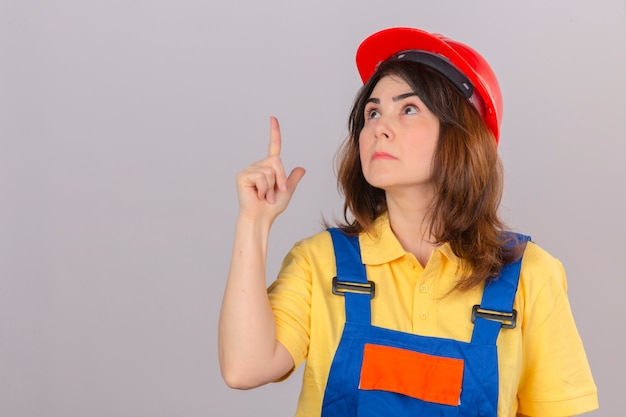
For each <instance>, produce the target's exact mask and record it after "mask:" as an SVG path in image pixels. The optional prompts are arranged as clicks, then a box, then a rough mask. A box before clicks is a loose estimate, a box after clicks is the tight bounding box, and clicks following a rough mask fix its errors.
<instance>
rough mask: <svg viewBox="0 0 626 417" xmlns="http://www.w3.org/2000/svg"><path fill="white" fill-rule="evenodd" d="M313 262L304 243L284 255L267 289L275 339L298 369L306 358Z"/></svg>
mask: <svg viewBox="0 0 626 417" xmlns="http://www.w3.org/2000/svg"><path fill="white" fill-rule="evenodd" d="M311 275H312V270H311V263H310V260H309V259H308V257H307V255H306V253H305V251H304V250H303V248H302V244H301V242H298V243H296V244H295V245H294V247H293V248H292V249H291V251H290V252H289V253H288V254H287V256H285V259H284V260H283V263H282V265H281V268H280V272H279V274H278V278H277V279H276V281H274V282H273V283H272V284H271V285H270V286H269V288H268V296H269V301H270V304H271V307H272V311H273V313H274V319H275V321H276V339H277V340H278V341H279V342H280V343H281V344H282V345H283V346H285V348H286V349H287V350H288V351H289V353H290V354H291V356H292V358H293V361H294V363H295V367H298V365H299V364H300V363H302V361H304V359H305V358H306V356H307V352H308V346H309V337H310V331H309V328H310V325H309V323H310V315H311Z"/></svg>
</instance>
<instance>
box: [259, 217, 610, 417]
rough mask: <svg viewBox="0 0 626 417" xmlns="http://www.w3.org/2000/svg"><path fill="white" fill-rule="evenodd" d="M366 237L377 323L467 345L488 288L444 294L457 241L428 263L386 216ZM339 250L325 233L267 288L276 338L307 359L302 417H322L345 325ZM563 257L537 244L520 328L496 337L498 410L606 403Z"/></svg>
mask: <svg viewBox="0 0 626 417" xmlns="http://www.w3.org/2000/svg"><path fill="white" fill-rule="evenodd" d="M373 230H374V232H373V233H371V234H361V235H360V236H359V242H360V244H361V256H362V259H363V263H364V264H365V266H366V271H367V276H368V279H369V280H372V281H374V282H375V283H376V296H375V297H374V298H373V299H372V301H371V305H372V324H373V325H375V326H380V327H385V328H389V329H394V330H399V331H403V332H407V333H414V334H419V335H422V336H435V337H442V338H450V339H456V340H461V341H465V342H469V341H470V339H471V335H472V329H473V324H472V322H471V320H470V314H471V310H472V306H473V305H475V304H480V301H481V298H482V290H483V288H482V286H481V287H479V288H475V289H473V290H471V291H469V292H458V291H457V292H454V293H451V294H449V295H447V296H445V294H446V293H447V292H448V291H449V290H450V289H451V288H452V287H453V286H454V284H455V282H456V280H457V279H458V275H459V270H460V262H459V258H458V257H457V256H455V255H454V253H453V252H452V250H451V248H450V246H449V245H443V246H442V247H441V248H439V249H438V250H436V251H435V252H433V254H432V255H431V257H430V260H429V261H428V264H427V265H426V267H422V266H421V265H420V263H419V262H418V261H417V260H416V258H415V256H413V254H411V253H407V252H406V251H405V250H404V249H403V248H402V246H401V245H400V243H399V242H398V240H397V239H396V237H395V235H394V234H393V231H392V230H391V228H390V225H389V219H388V217H387V216H381V217H380V218H379V219H378V220H377V221H376V223H375V227H374V229H373ZM334 276H335V257H334V251H333V246H332V241H331V238H330V234H329V233H328V232H326V231H324V232H321V233H319V234H316V235H314V236H312V237H309V238H307V239H304V240H302V241H300V242H298V243H296V244H295V245H294V247H293V248H292V250H291V251H290V252H289V254H288V255H287V256H286V257H285V260H284V261H283V264H282V268H281V271H280V273H279V276H278V278H277V280H276V281H275V282H274V283H273V284H272V285H271V286H270V288H269V289H268V293H269V299H270V303H271V305H272V309H273V311H274V316H275V319H276V331H277V338H278V341H279V342H280V343H282V344H283V345H284V346H285V347H286V348H287V350H288V351H289V352H290V353H291V355H292V357H293V360H294V362H295V364H296V367H297V366H298V365H300V364H301V363H302V362H303V361H305V360H306V364H305V369H304V376H303V382H302V390H301V393H300V398H299V400H298V407H297V412H296V416H297V417H311V416H319V415H320V414H321V407H322V400H323V397H324V390H325V388H326V379H327V377H328V373H329V370H330V366H331V362H332V359H333V357H334V353H335V350H336V349H337V346H338V344H339V340H340V338H341V333H342V331H343V326H344V322H345V311H344V297H342V296H337V295H333V294H332V288H331V284H332V278H333V277H334ZM566 291H567V284H566V280H565V272H564V270H563V267H562V265H561V263H560V262H559V261H558V260H557V259H555V258H553V257H552V256H551V255H550V254H548V253H547V252H546V251H544V250H543V249H541V248H540V247H539V246H537V245H536V244H534V243H532V242H531V243H529V244H528V245H527V248H526V251H525V253H524V258H523V261H522V270H521V274H520V282H519V286H518V291H517V295H516V298H515V303H514V308H515V309H516V310H517V312H518V319H517V327H515V328H514V329H503V330H501V332H500V336H499V338H498V342H497V344H498V360H499V372H500V381H499V384H500V387H499V398H498V416H499V417H515V416H516V413H520V414H524V415H528V416H542V417H565V416H571V415H576V414H580V413H584V412H587V411H590V410H593V409H595V408H597V407H598V399H597V390H596V386H595V384H594V381H593V378H592V375H591V371H590V369H589V364H588V361H587V357H586V355H585V351H584V348H583V345H582V342H581V340H580V337H579V335H578V331H577V330H576V325H575V323H574V320H573V317H572V313H571V310H570V306H569V301H568V298H567V293H566Z"/></svg>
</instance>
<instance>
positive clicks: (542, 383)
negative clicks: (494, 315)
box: [518, 244, 598, 417]
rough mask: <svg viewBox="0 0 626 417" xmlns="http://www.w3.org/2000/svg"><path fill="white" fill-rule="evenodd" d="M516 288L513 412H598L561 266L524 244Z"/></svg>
mask: <svg viewBox="0 0 626 417" xmlns="http://www.w3.org/2000/svg"><path fill="white" fill-rule="evenodd" d="M520 285H521V286H523V288H521V290H522V291H524V292H525V293H526V294H525V295H526V297H528V298H527V299H526V304H525V306H524V313H523V324H522V326H523V327H522V335H523V336H522V373H521V379H520V385H519V388H518V400H519V409H518V412H519V413H521V414H524V415H527V416H543V417H566V416H573V415H577V414H581V413H585V412H588V411H591V410H593V409H595V408H597V407H598V399H597V389H596V386H595V383H594V381H593V377H592V375H591V370H590V367H589V363H588V360H587V356H586V354H585V350H584V347H583V343H582V341H581V338H580V336H579V333H578V330H577V328H576V324H575V322H574V318H573V315H572V311H571V308H570V303H569V300H568V297H567V283H566V278H565V271H564V269H563V266H562V264H561V262H560V261H558V260H557V259H555V258H553V257H552V256H550V255H549V254H548V253H547V252H545V251H543V250H542V249H541V248H539V247H538V246H536V245H534V244H529V248H528V249H527V252H526V254H525V256H524V261H523V264H522V278H521V281H520Z"/></svg>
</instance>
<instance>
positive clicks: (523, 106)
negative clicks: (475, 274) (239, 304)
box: [0, 0, 626, 417]
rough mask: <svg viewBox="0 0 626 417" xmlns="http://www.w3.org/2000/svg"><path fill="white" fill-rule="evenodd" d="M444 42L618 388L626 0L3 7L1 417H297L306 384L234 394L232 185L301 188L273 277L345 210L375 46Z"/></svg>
mask: <svg viewBox="0 0 626 417" xmlns="http://www.w3.org/2000/svg"><path fill="white" fill-rule="evenodd" d="M390 26H413V27H420V28H422V29H426V30H428V31H433V32H440V33H443V34H445V35H446V36H449V37H452V38H456V39H459V40H461V41H463V42H465V43H467V44H469V45H472V46H473V47H474V48H476V49H477V50H478V51H480V52H481V53H482V54H483V55H484V56H485V57H486V58H487V60H488V61H489V62H490V63H491V64H492V66H493V68H494V70H495V71H496V74H497V75H498V77H499V79H500V82H501V86H502V90H503V94H504V103H505V107H504V121H503V126H502V139H501V145H500V152H501V155H502V158H503V161H504V164H505V169H506V191H505V196H504V201H503V204H502V215H503V217H504V218H505V220H506V221H507V222H508V224H509V225H510V226H511V227H512V228H513V229H515V230H517V231H522V232H524V233H527V234H530V235H532V236H533V238H534V240H535V241H536V242H538V243H539V244H540V245H542V246H543V247H544V248H546V249H547V250H548V251H550V252H551V253H552V254H554V255H555V256H557V257H558V258H560V259H561V261H562V262H563V263H564V265H565V268H566V271H567V273H568V282H569V295H570V301H571V303H572V308H573V312H574V316H575V319H576V320H577V324H578V328H579V331H580V333H581V336H582V338H583V341H584V343H585V347H586V350H587V354H588V357H589V360H590V363H591V367H592V370H593V373H594V376H595V379H596V383H597V385H598V388H599V396H600V405H601V408H600V410H599V411H596V412H594V413H591V415H593V416H594V417H600V416H602V417H614V416H618V415H621V414H622V413H623V409H624V408H623V390H624V387H626V357H625V356H624V354H623V348H624V346H626V340H625V336H624V333H625V332H624V329H625V328H626V327H625V325H624V320H625V319H626V313H625V312H624V299H625V292H626V283H625V279H624V278H625V276H624V272H623V259H624V256H625V252H626V243H625V236H626V222H625V221H624V213H626V203H625V197H626V195H625V194H626V192H625V187H624V180H625V179H626V168H625V164H624V162H623V159H624V157H623V155H624V153H626V144H625V143H624V132H625V131H626V121H625V120H626V117H625V114H626V2H624V0H598V1H593V2H590V1H585V0H555V1H549V2H548V1H544V0H528V1H507V0H474V1H462V0H454V1H453V0H446V1H420V0H413V1H388V2H380V1H377V2H375V1H370V0H359V1H356V0H347V1H337V0H332V1H331V0H316V1H308V2H300V1H293V0H292V1H287V0H274V1H268V2H253V1H240V2H227V1H216V0H213V1H198V0H177V1H173V0H132V1H131V0H123V1H122V0H58V1H44V0H40V1H35V0H21V1H11V0H0V416H3V417H5V416H6V417H39V416H45V417H73V416H77V417H78V416H81V417H82V416H92V417H100V416H102V417H105V416H106V417H109V416H116V417H126V416H128V417H131V416H133V417H134V416H151V417H157V416H164V417H165V416H168V417H169V416H185V417H193V416H241V415H255V416H268V417H269V416H272V417H275V416H291V415H293V412H294V409H295V403H296V400H297V395H298V391H299V384H300V377H301V373H300V372H301V371H298V372H296V374H295V375H294V376H293V377H292V378H290V379H289V380H288V381H286V382H283V383H281V384H272V385H270V386H266V387H262V388H260V389H257V390H253V391H246V392H237V391H233V390H230V389H228V388H227V387H226V386H225V385H224V383H223V382H222V380H221V377H220V373H219V366H218V361H217V349H216V338H217V318H218V312H219V307H220V300H221V296H222V291H223V288H224V282H225V278H226V274H227V269H228V262H229V257H230V247H231V243H232V234H233V225H234V221H235V216H236V213H237V200H236V193H235V186H234V177H235V175H236V173H237V172H238V171H239V170H240V169H242V168H243V167H244V166H246V165H248V164H249V163H251V162H253V161H255V160H258V159H260V158H262V157H263V156H264V155H265V152H266V149H267V141H268V126H269V116H270V115H276V116H278V118H279V120H280V122H281V125H282V133H283V160H284V162H285V164H286V166H287V167H288V168H291V167H293V166H296V165H301V166H303V167H305V168H306V169H307V174H306V176H305V177H304V179H303V181H302V182H301V184H300V187H299V189H298V190H297V192H296V195H295V197H294V199H293V201H292V204H291V206H290V207H289V209H288V211H287V212H286V213H285V214H284V215H283V216H282V217H280V218H279V219H278V221H277V222H276V224H275V227H274V229H273V231H272V236H271V243H272V247H271V250H270V253H269V276H270V277H272V276H274V275H275V274H276V272H277V270H278V266H279V264H280V261H281V260H282V257H283V256H284V255H285V253H286V252H287V251H288V250H289V248H290V247H291V245H292V244H293V243H294V242H295V241H296V240H299V239H301V238H303V237H305V236H308V235H310V234H312V233H315V232H317V231H319V230H320V229H321V221H322V217H326V218H333V217H337V216H340V215H341V199H340V197H339V196H338V194H337V191H336V185H335V177H334V172H333V156H334V153H335V151H336V149H337V147H338V146H339V143H340V141H341V140H342V139H343V137H344V135H345V134H346V120H347V116H348V111H349V109H350V106H351V102H352V99H353V97H354V95H355V93H356V91H357V89H358V88H359V86H360V82H359V78H358V74H357V71H356V68H355V65H354V54H355V51H356V48H357V46H358V45H359V43H360V41H361V40H362V39H364V38H365V37H366V36H368V35H369V34H371V33H373V32H375V31H377V30H380V29H383V28H386V27H390Z"/></svg>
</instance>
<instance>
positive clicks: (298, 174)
mask: <svg viewBox="0 0 626 417" xmlns="http://www.w3.org/2000/svg"><path fill="white" fill-rule="evenodd" d="M304 174H306V171H305V169H304V168H302V167H297V168H294V169H293V170H291V173H290V174H289V176H288V177H287V189H288V190H289V191H290V192H291V193H293V192H294V191H295V190H296V187H297V186H298V183H299V182H300V180H301V179H302V177H304Z"/></svg>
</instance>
